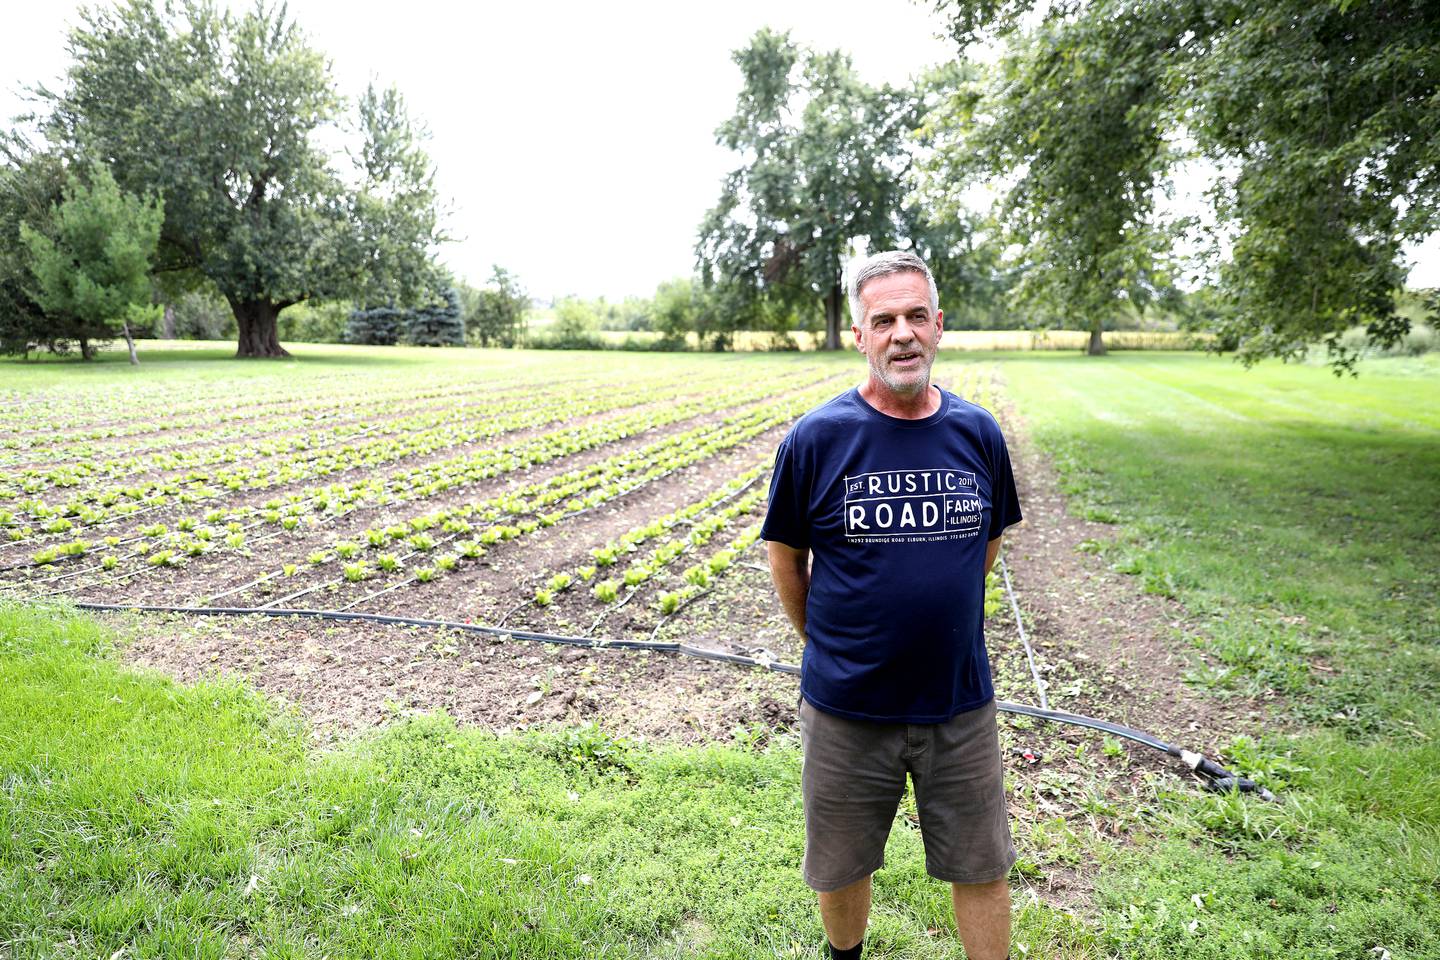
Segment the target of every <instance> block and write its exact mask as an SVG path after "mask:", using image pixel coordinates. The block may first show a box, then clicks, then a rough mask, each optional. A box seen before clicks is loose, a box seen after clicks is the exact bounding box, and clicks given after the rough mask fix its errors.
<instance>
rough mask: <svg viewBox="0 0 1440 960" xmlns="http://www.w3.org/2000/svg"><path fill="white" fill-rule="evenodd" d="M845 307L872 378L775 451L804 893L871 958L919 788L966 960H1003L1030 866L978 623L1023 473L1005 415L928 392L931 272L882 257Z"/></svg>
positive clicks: (867, 264) (862, 274) (1014, 514)
mask: <svg viewBox="0 0 1440 960" xmlns="http://www.w3.org/2000/svg"><path fill="white" fill-rule="evenodd" d="M849 293H850V310H851V316H852V326H851V331H852V332H853V333H854V335H855V345H856V347H857V348H858V349H859V350H860V352H861V353H862V354H864V355H865V358H866V360H867V361H868V363H869V373H868V376H867V377H866V380H865V382H864V383H862V384H861V385H860V386H859V387H856V388H854V389H852V390H849V391H847V392H846V393H844V394H841V395H840V396H838V397H836V398H835V399H833V400H831V401H830V402H828V403H826V404H824V405H822V406H820V407H818V408H816V409H815V410H812V411H810V412H809V413H808V414H806V415H805V416H804V417H802V418H801V419H800V420H799V421H798V422H797V423H796V424H795V427H794V428H793V429H792V430H791V431H790V434H789V435H788V436H787V437H786V438H785V440H784V441H783V442H782V443H781V444H780V449H779V452H778V454H777V455H776V459H775V473H774V476H773V477H772V479H771V484H770V507H769V513H768V515H767V516H766V519H765V526H764V529H763V532H762V536H763V537H764V539H765V540H766V541H767V547H768V550H769V557H770V570H771V576H772V577H773V579H774V581H775V589H776V591H777V592H778V593H779V596H780V601H781V603H782V605H783V606H784V608H785V612H786V614H788V615H789V617H790V619H791V621H792V622H793V623H794V624H795V628H796V629H797V630H799V631H800V634H801V636H802V637H803V638H805V639H806V645H805V653H804V658H803V663H802V668H801V682H800V690H801V703H800V734H801V743H802V747H803V752H804V768H803V774H802V785H803V792H804V801H805V865H804V872H805V880H806V882H807V883H808V884H809V885H810V886H811V887H812V888H814V889H815V890H816V891H817V892H818V893H819V897H820V915H821V919H822V920H823V922H824V924H825V932H826V934H827V936H828V937H829V940H830V949H831V953H832V956H834V957H838V958H842V960H858V957H859V956H860V951H861V948H862V946H863V939H864V933H865V926H866V922H867V920H868V917H869V913H870V876H871V874H872V873H874V872H875V870H877V869H879V868H880V867H881V866H882V865H883V862H884V849H885V839H886V837H887V836H888V835H889V830H890V824H891V823H892V822H893V821H894V818H895V811H896V807H897V804H898V803H899V800H900V797H901V794H902V793H903V791H904V787H905V778H906V775H907V774H908V775H909V776H910V778H911V780H912V782H913V784H914V788H915V798H916V805H917V807H918V810H919V814H920V830H921V835H922V837H923V840H924V843H925V861H926V870H927V871H928V872H929V873H930V874H931V875H932V876H934V877H936V878H938V879H941V880H948V881H950V883H951V890H952V898H953V902H954V907H955V923H956V927H957V928H958V930H959V933H960V937H961V940H962V941H963V942H964V944H965V950H966V953H967V954H968V955H969V956H970V957H971V960H999V958H1002V957H1004V956H1005V955H1006V952H1007V950H1008V949H1009V940H1010V893H1009V887H1008V885H1007V883H1006V879H1005V878H1006V875H1007V874H1008V873H1009V870H1010V867H1011V866H1012V865H1013V864H1014V862H1015V848H1014V845H1013V844H1012V843H1011V840H1010V830H1009V824H1008V820H1007V817H1006V808H1005V794H1004V774H1003V769H1002V766H1001V763H1000V750H999V742H998V737H997V731H996V727H995V700H994V691H993V688H992V687H991V682H990V665H989V660H988V658H987V655H986V652H985V644H984V634H983V619H984V592H985V591H984V581H985V575H986V573H988V572H989V570H990V566H991V565H992V564H993V563H994V562H995V556H996V554H997V553H998V552H999V549H1000V537H1001V534H1002V532H1003V531H1004V530H1005V528H1006V527H1008V526H1010V525H1011V524H1014V523H1018V522H1019V520H1020V508H1019V503H1018V498H1017V496H1016V493H1015V483H1014V480H1013V478H1012V476H1011V472H1010V457H1009V454H1008V452H1007V451H1006V447H1005V440H1004V437H1003V436H1001V433H1000V428H999V425H998V424H997V423H996V422H995V418H994V417H992V416H991V415H990V414H989V413H987V412H986V411H985V410H983V409H981V408H980V407H977V406H975V405H974V404H972V403H968V402H966V401H965V400H962V399H961V398H960V397H958V396H956V395H954V394H952V393H949V392H947V391H944V390H941V389H940V388H938V387H936V386H934V385H933V384H931V382H930V368H931V365H932V363H933V362H934V359H935V352H936V349H937V348H938V346H939V342H940V334H941V331H942V329H943V327H942V324H943V321H944V315H943V314H942V313H941V311H940V309H939V304H938V303H937V302H936V301H937V298H936V292H935V281H934V279H933V277H932V276H931V274H930V271H929V269H928V268H927V267H926V265H925V263H924V262H923V261H922V260H921V259H920V258H919V257H917V256H916V255H915V254H913V253H908V252H904V251H893V252H889V253H881V254H876V255H875V256H872V257H870V258H868V259H866V260H865V261H863V262H861V263H858V264H855V265H852V267H851V271H850V278H849ZM812 557H813V566H812V563H811V558H812Z"/></svg>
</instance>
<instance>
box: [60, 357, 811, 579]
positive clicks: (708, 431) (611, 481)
mask: <svg viewBox="0 0 1440 960" xmlns="http://www.w3.org/2000/svg"><path fill="white" fill-rule="evenodd" d="M830 389H831V387H830V386H829V385H828V384H824V383H822V384H821V385H819V386H812V387H810V389H808V390H806V391H805V392H804V393H802V394H799V395H797V396H794V397H791V398H787V399H782V400H779V401H773V402H771V403H769V404H766V405H764V406H763V407H760V408H757V409H755V410H752V411H750V412H749V413H747V414H734V415H730V416H727V417H726V418H725V419H724V420H723V421H721V423H720V424H719V425H718V426H716V425H705V426H701V427H697V428H693V429H692V430H690V431H686V432H684V433H681V434H676V435H673V436H671V437H666V438H662V439H661V440H658V441H656V442H654V443H652V444H650V445H649V446H647V447H645V448H643V449H642V450H640V451H636V452H633V453H624V454H620V455H617V456H615V457H611V458H610V459H608V460H606V461H602V462H601V463H597V464H593V465H590V466H588V467H583V468H580V469H577V470H573V471H569V472H567V473H565V474H561V475H559V476H557V477H553V478H551V479H549V480H546V481H542V482H539V483H535V484H531V485H528V486H527V487H523V488H521V489H519V490H516V491H512V492H510V493H507V494H504V495H502V496H499V497H494V498H490V499H488V500H485V501H480V502H478V503H468V504H465V505H463V506H462V507H459V508H453V509H451V510H448V511H430V512H428V513H425V514H422V515H420V516H419V517H416V518H412V519H411V520H409V521H406V522H405V523H404V524H402V525H401V526H402V528H404V527H418V529H413V530H411V532H415V533H423V532H424V531H426V530H429V529H431V528H433V527H435V526H440V525H443V524H444V523H446V522H449V521H462V522H464V523H465V524H468V522H469V518H471V517H474V516H477V515H479V516H480V517H481V519H482V520H483V521H485V522H493V521H496V520H499V519H500V518H502V517H505V516H519V515H524V514H527V513H533V514H539V515H540V516H539V518H538V519H537V520H528V521H522V522H521V523H520V525H519V526H518V527H515V528H513V529H511V528H506V527H501V528H499V529H495V530H491V531H487V532H486V533H485V534H484V535H482V545H483V544H484V543H485V541H489V542H495V541H496V540H499V539H513V537H514V536H515V535H517V533H518V534H523V533H527V532H529V531H530V530H533V529H534V528H535V526H538V525H540V524H542V523H544V524H548V523H553V522H555V520H556V519H557V517H556V516H555V515H550V516H546V515H545V511H546V509H547V508H548V507H553V506H554V505H555V504H560V505H561V509H560V513H561V514H563V513H564V512H565V511H567V510H568V511H577V510H583V509H588V508H590V507H593V506H595V505H597V504H598V503H600V502H603V501H605V500H607V499H612V498H613V497H615V496H618V495H621V494H622V493H624V492H628V489H626V487H625V484H624V483H623V478H625V477H626V476H627V475H630V474H634V473H635V472H636V471H637V469H640V468H645V469H646V473H645V474H644V475H643V476H644V477H645V479H646V481H647V482H648V480H649V479H653V477H654V476H658V475H659V474H662V473H666V472H669V471H671V470H673V469H678V467H679V466H682V465H688V464H689V463H692V462H698V460H699V459H703V458H704V457H706V456H709V455H711V454H713V453H714V452H716V451H717V450H719V449H723V448H725V447H727V446H732V445H734V444H735V443H738V442H743V440H744V439H748V438H749V437H751V436H754V435H756V434H758V433H759V432H762V431H763V430H765V429H769V428H770V427H771V426H774V425H775V424H776V423H779V422H783V421H784V420H785V419H786V418H789V417H793V416H794V415H795V413H796V412H797V410H803V409H805V408H806V407H807V405H810V404H813V403H814V402H815V400H816V399H818V398H819V397H820V396H821V395H823V394H825V393H828V392H829V390H830ZM727 403H729V401H727ZM732 405H733V404H732ZM671 414H672V415H674V416H676V417H677V419H678V418H681V417H683V416H684V415H687V414H686V411H685V410H683V409H680V408H678V407H677V408H675V409H673V410H672V411H671ZM652 416H653V415H652ZM607 426H608V429H605V428H606V427H607ZM623 429H624V425H620V424H608V425H606V424H600V425H593V426H592V427H590V428H582V429H581V430H580V431H567V432H562V433H560V434H553V435H549V436H550V438H551V439H552V440H554V441H556V442H557V446H556V447H555V448H552V449H548V450H547V449H531V450H528V451H524V453H525V455H524V456H516V451H482V452H480V453H477V454H475V455H473V456H472V457H470V458H466V459H467V460H468V461H469V463H468V466H467V469H466V471H465V472H463V473H456V472H455V471H454V470H442V469H441V468H442V467H443V466H444V465H436V466H433V467H427V468H423V469H422V470H420V471H417V472H416V475H414V476H412V477H410V478H409V481H410V484H411V485H410V487H409V489H408V490H407V491H406V494H407V495H405V496H403V497H401V496H399V495H398V494H399V493H400V491H399V490H398V489H396V486H398V484H394V481H396V479H397V478H390V480H389V481H361V482H359V483H357V484H354V485H346V486H348V487H349V489H347V490H344V491H339V490H336V489H334V487H335V486H340V485H334V486H332V488H330V489H329V491H328V499H325V500H322V501H319V504H323V505H321V506H318V507H317V509H316V511H315V512H314V513H311V514H310V515H308V516H303V510H304V505H302V504H301V503H292V504H289V505H288V506H284V507H283V509H282V505H281V504H280V503H279V502H278V501H272V502H271V503H270V504H267V509H266V510H264V511H263V514H262V517H261V520H260V521H257V522H265V523H276V524H278V525H279V526H280V527H281V530H302V531H303V530H308V529H311V528H313V527H314V526H316V525H318V523H319V522H321V520H320V516H319V515H318V514H321V513H327V512H328V513H329V514H330V518H331V519H333V518H334V517H336V516H340V515H343V514H344V513H347V512H350V511H351V510H353V509H358V508H359V507H360V506H362V505H368V504H369V503H377V504H380V505H385V504H389V503H394V502H397V501H399V502H406V501H410V500H416V499H423V498H425V497H428V496H430V495H433V494H434V493H437V492H440V491H441V490H447V489H452V488H454V487H457V486H462V485H463V484H464V483H465V482H470V481H471V480H475V479H480V478H482V477H492V476H496V475H499V474H500V473H503V472H508V471H509V470H513V469H518V468H520V467H522V466H528V465H529V464H531V463H538V462H543V461H544V460H545V459H553V458H554V457H557V456H562V455H565V453H568V452H574V450H576V449H583V448H584V447H587V446H598V445H601V444H602V443H604V442H608V441H609V440H611V439H615V438H616V437H617V436H619V435H623ZM587 430H589V431H591V435H590V436H588V437H587V436H585V433H586V431H587ZM540 439H544V438H537V445H538V440H540ZM430 474H436V476H435V477H434V479H431V478H430V476H428V475H430ZM417 483H418V485H417ZM387 487H388V489H387ZM311 506H317V505H316V504H311ZM553 513H554V511H552V514H553ZM208 519H211V520H213V521H218V520H219V519H220V518H218V517H214V516H211V517H209V518H208ZM157 526H159V525H157ZM252 526H253V524H252ZM246 530H247V528H245V527H243V526H241V525H240V524H239V523H238V522H236V521H233V520H232V521H230V522H229V523H228V524H227V525H226V526H225V527H223V528H221V529H219V530H217V529H216V528H215V527H214V526H211V525H205V526H196V525H195V524H194V523H193V522H188V523H187V522H186V521H185V520H182V521H181V523H180V524H179V525H177V529H176V530H175V531H168V530H165V529H164V528H163V527H159V529H149V530H147V531H145V533H146V537H145V538H143V539H141V540H140V541H138V542H135V541H127V542H134V543H135V549H134V554H135V555H136V556H137V557H139V558H143V560H142V561H141V562H142V563H143V564H144V565H146V566H174V565H178V564H180V563H182V562H183V560H184V559H185V558H187V557H193V556H202V555H205V554H207V553H212V552H214V551H216V550H218V549H221V548H222V547H224V548H229V549H234V550H238V549H240V548H242V547H244V546H245V545H246V542H245V532H246ZM398 532H399V531H396V530H394V529H391V530H388V531H385V532H384V535H383V536H382V535H381V534H380V533H377V532H376V531H367V532H366V535H365V540H366V543H367V546H383V545H384V544H385V543H386V542H387V541H388V539H391V538H392V537H391V535H392V534H396V533H398ZM263 539H265V538H261V539H260V540H256V541H253V542H252V544H251V545H252V546H253V545H254V544H258V543H260V542H262V540H263ZM451 539H453V538H451ZM111 540H112V541H113V542H108V541H107V544H106V545H107V546H109V547H112V548H113V547H116V546H120V545H121V542H120V541H119V540H118V539H115V538H111ZM51 549H52V550H57V549H58V555H55V556H44V557H41V558H40V559H41V560H43V561H45V562H54V561H56V560H58V559H61V558H63V557H64V556H66V555H67V554H66V553H65V550H64V547H61V548H51ZM351 552H352V551H351V550H349V549H347V548H345V547H342V546H341V545H340V543H338V542H337V543H332V544H331V546H330V547H328V548H327V549H326V550H324V551H319V552H312V553H311V555H310V556H309V557H308V558H307V561H308V562H309V564H310V565H311V566H318V565H319V564H320V563H323V562H327V561H330V560H334V559H350V558H349V557H345V556H344V554H346V553H351ZM119 565H120V560H119V558H118V557H117V556H115V555H114V554H110V555H108V556H106V557H105V558H103V559H102V560H101V565H100V567H98V568H97V567H91V568H88V569H87V570H86V571H79V572H89V571H91V570H94V569H105V570H112V571H113V570H116V569H117V568H118V567H119ZM291 566H293V567H297V568H298V564H294V565H291ZM281 569H282V571H284V572H286V573H287V574H290V575H293V573H294V570H288V571H287V570H284V567H282V568H281ZM141 570H143V567H141V568H139V569H136V570H134V571H129V570H127V571H122V572H124V573H126V574H129V575H133V573H136V572H140V571H141ZM264 579H269V577H265V578H262V580H264Z"/></svg>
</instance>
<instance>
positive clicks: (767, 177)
mask: <svg viewBox="0 0 1440 960" xmlns="http://www.w3.org/2000/svg"><path fill="white" fill-rule="evenodd" d="M734 59H735V62H736V64H737V65H738V66H739V67H740V71H741V74H742V76H743V83H742V87H741V91H740V95H739V97H738V98H737V101H736V108H735V114H734V116H732V117H731V118H730V119H729V120H728V121H726V122H725V123H724V124H723V125H722V126H721V127H720V129H719V130H718V131H717V140H718V142H719V143H721V144H722V145H724V146H725V147H728V148H729V149H730V150H733V151H735V152H736V153H738V154H739V155H740V156H741V158H742V160H743V165H742V166H741V167H739V168H737V169H736V170H734V171H733V172H732V173H730V174H729V175H728V176H727V177H726V178H725V181H724V184H723V186H722V189H721V195H720V201H719V203H718V204H717V205H716V206H715V207H714V208H713V209H711V210H710V211H709V213H708V214H707V215H706V217H705V219H704V221H703V223H702V224H701V227H700V240H699V243H698V245H697V247H696V253H697V255H698V257H699V261H700V268H701V273H702V276H703V277H704V279H705V281H706V282H707V284H708V283H718V284H719V285H720V286H721V287H723V288H724V289H725V299H727V300H729V301H730V302H733V303H736V304H737V307H736V308H737V309H744V307H743V301H745V300H747V299H749V300H751V301H758V300H769V301H771V302H772V303H773V302H776V301H778V302H782V303H787V304H791V305H795V306H799V305H801V304H803V303H805V302H806V301H809V302H812V303H813V302H814V299H815V298H816V297H818V298H819V299H820V300H821V302H822V303H823V305H824V312H825V337H826V341H825V342H826V346H827V347H829V348H832V349H833V348H838V347H839V346H840V329H841V327H842V319H841V318H842V312H843V310H844V304H845V294H844V290H843V289H842V286H841V284H842V274H843V270H844V262H845V258H846V256H847V253H848V252H849V250H850V248H851V245H852V243H854V242H855V241H856V240H857V239H858V238H861V237H865V238H868V241H869V244H870V246H872V247H880V246H888V245H893V244H894V243H896V242H897V238H898V237H899V236H900V235H901V232H902V222H903V220H902V208H903V202H904V198H905V196H904V195H905V189H906V187H905V183H904V174H905V171H906V168H907V167H908V165H909V163H910V142H909V134H910V131H911V130H912V129H913V128H914V127H915V126H916V124H917V121H918V119H919V116H920V114H921V110H922V104H921V102H919V101H917V100H916V99H915V98H914V97H913V96H912V95H911V93H910V92H909V91H901V90H896V89H894V88H892V87H889V86H884V87H879V88H876V87H871V86H868V85H867V84H865V83H863V82H862V81H861V80H860V79H859V77H857V76H856V74H855V71H854V70H853V68H852V67H851V64H850V61H849V58H848V57H846V56H845V55H843V54H841V53H839V52H831V53H811V52H808V51H805V50H803V49H802V48H800V47H799V46H797V45H796V44H794V43H793V42H791V40H790V38H789V36H788V34H785V33H777V32H774V31H771V30H768V29H767V30H761V31H759V32H758V33H756V34H755V36H754V37H753V38H752V39H751V41H750V44H749V46H748V47H746V48H744V49H742V50H739V51H736V53H735V55H734ZM757 312H760V311H758V310H757Z"/></svg>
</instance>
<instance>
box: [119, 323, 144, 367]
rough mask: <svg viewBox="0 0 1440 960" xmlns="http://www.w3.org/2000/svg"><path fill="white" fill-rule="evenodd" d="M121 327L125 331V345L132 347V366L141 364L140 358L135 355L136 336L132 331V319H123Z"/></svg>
mask: <svg viewBox="0 0 1440 960" xmlns="http://www.w3.org/2000/svg"><path fill="white" fill-rule="evenodd" d="M120 329H121V330H123V331H125V346H127V347H129V348H130V366H132V367H138V366H140V358H139V357H137V356H135V338H134V337H133V336H132V335H131V333H130V321H129V320H121V321H120Z"/></svg>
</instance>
